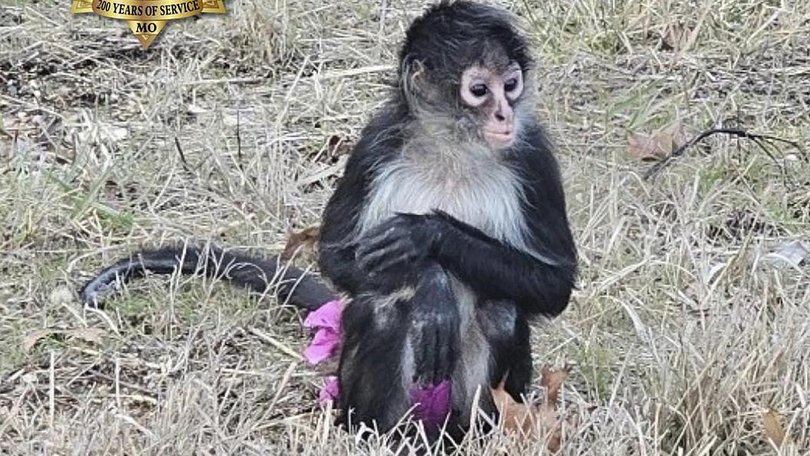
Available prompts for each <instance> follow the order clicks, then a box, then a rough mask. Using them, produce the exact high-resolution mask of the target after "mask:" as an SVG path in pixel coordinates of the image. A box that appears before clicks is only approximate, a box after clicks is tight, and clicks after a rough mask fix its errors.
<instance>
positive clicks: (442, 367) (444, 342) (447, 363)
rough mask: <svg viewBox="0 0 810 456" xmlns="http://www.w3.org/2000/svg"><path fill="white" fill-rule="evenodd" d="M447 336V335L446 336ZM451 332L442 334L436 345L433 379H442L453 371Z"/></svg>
mask: <svg viewBox="0 0 810 456" xmlns="http://www.w3.org/2000/svg"><path fill="white" fill-rule="evenodd" d="M448 336H449V337H448ZM452 345H453V340H452V334H444V335H443V337H442V338H441V339H440V340H439V342H438V346H437V347H436V375H435V381H437V382H438V381H442V380H444V379H446V378H448V377H450V374H451V373H452V371H453V354H452V351H453V350H452Z"/></svg>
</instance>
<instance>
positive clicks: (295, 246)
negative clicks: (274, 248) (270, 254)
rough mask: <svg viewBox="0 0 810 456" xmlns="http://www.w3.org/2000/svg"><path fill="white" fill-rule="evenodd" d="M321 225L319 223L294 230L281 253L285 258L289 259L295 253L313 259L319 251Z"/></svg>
mask: <svg viewBox="0 0 810 456" xmlns="http://www.w3.org/2000/svg"><path fill="white" fill-rule="evenodd" d="M320 231H321V230H320V227H319V226H317V225H314V226H310V227H308V228H304V229H303V230H301V231H293V232H290V234H289V235H288V237H287V245H285V246H284V251H283V252H282V253H281V258H282V259H283V260H289V259H290V258H292V257H293V255H298V256H299V257H303V258H305V259H311V257H314V256H315V255H316V252H317V246H318V239H319V238H320Z"/></svg>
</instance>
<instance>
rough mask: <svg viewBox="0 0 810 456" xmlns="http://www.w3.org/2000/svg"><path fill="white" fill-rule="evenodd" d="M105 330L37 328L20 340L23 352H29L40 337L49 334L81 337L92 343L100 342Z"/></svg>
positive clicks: (42, 337)
mask: <svg viewBox="0 0 810 456" xmlns="http://www.w3.org/2000/svg"><path fill="white" fill-rule="evenodd" d="M105 334H106V331H104V330H103V329H100V328H78V329H56V328H54V329H37V330H35V331H31V332H30V333H28V334H26V335H25V337H23V340H22V348H23V350H24V351H25V352H30V351H31V350H32V349H33V348H34V347H35V346H36V345H37V343H39V341H41V340H42V339H45V338H47V337H50V336H55V335H60V336H62V337H65V338H71V339H81V340H83V341H85V342H90V343H92V344H100V343H101V342H102V341H103V339H104V335H105Z"/></svg>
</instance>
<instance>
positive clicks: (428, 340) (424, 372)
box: [415, 322, 438, 385]
mask: <svg viewBox="0 0 810 456" xmlns="http://www.w3.org/2000/svg"><path fill="white" fill-rule="evenodd" d="M421 329H422V331H420V334H419V336H418V337H417V344H418V345H417V347H419V348H418V350H417V352H418V355H417V357H416V360H415V361H416V377H417V379H416V380H417V382H419V383H421V384H425V385H430V384H432V383H433V379H434V371H435V368H436V366H435V364H434V361H435V358H434V356H435V355H434V350H435V347H436V344H437V342H438V341H437V340H436V337H435V336H436V333H435V332H434V330H433V324H431V322H428V323H427V324H425V325H424V326H422V328H421Z"/></svg>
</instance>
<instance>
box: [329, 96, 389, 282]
mask: <svg viewBox="0 0 810 456" xmlns="http://www.w3.org/2000/svg"><path fill="white" fill-rule="evenodd" d="M402 115H403V114H402V112H401V111H399V110H398V109H397V108H396V107H391V106H389V107H388V108H387V109H386V110H384V111H381V112H380V113H379V114H378V115H377V116H375V117H374V118H373V119H372V120H371V121H370V122H369V124H368V126H366V127H365V129H364V130H363V132H362V134H361V136H360V139H359V140H358V142H357V144H356V145H355V147H354V150H353V151H352V154H351V156H350V157H349V160H348V161H347V162H346V169H345V170H344V173H343V177H342V179H341V180H340V182H339V183H338V185H337V188H336V189H335V192H334V193H333V194H332V197H331V198H330V199H329V202H328V203H327V205H326V208H325V209H324V211H323V218H322V221H321V229H320V241H319V251H320V257H319V261H318V262H319V266H320V269H321V274H323V275H324V276H326V277H327V278H329V280H330V281H331V282H332V283H333V284H334V285H335V286H336V287H338V288H339V289H341V290H342V291H345V292H348V293H349V294H352V295H356V294H357V293H358V292H360V291H362V290H368V289H371V290H372V291H381V290H380V289H381V288H388V287H385V286H383V284H382V283H379V282H378V281H375V278H374V277H372V276H370V275H369V274H368V273H367V272H366V271H364V270H362V269H361V268H360V267H359V266H358V259H357V257H356V253H355V252H356V250H357V246H358V242H359V239H357V238H356V236H357V233H358V231H359V230H358V225H359V223H360V216H361V215H362V211H363V207H364V205H365V204H366V197H367V195H368V194H369V192H370V190H371V185H372V184H373V179H374V170H375V169H377V167H378V166H379V164H380V163H381V162H385V161H387V160H390V159H391V158H392V157H393V156H395V155H396V154H397V153H398V152H399V150H400V149H401V147H402V140H401V137H400V135H399V132H398V130H396V129H395V128H394V126H396V125H401V124H402V120H401V117H402Z"/></svg>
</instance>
